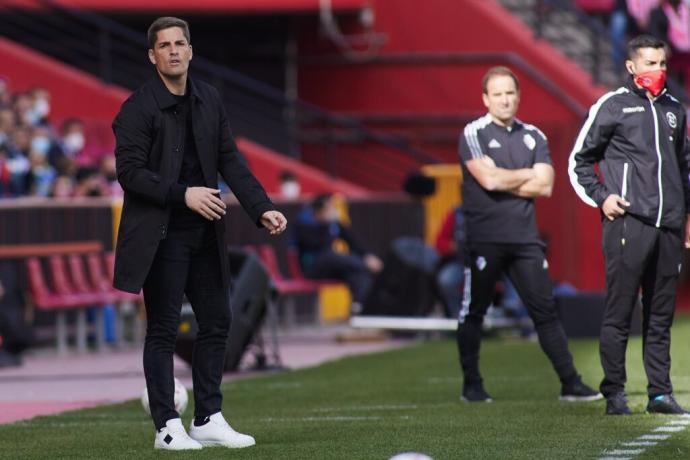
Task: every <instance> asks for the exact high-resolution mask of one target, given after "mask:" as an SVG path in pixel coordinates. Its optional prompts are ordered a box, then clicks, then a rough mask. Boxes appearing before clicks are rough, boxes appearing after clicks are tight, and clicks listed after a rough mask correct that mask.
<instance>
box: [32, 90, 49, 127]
mask: <svg viewBox="0 0 690 460" xmlns="http://www.w3.org/2000/svg"><path fill="white" fill-rule="evenodd" d="M29 96H30V97H31V101H32V105H31V108H30V109H29V111H28V114H27V116H28V118H29V120H28V121H29V123H30V124H32V125H34V126H37V125H46V124H48V115H50V93H49V92H48V90H47V89H45V88H43V87H40V86H36V87H34V88H32V89H31V90H30V91H29Z"/></svg>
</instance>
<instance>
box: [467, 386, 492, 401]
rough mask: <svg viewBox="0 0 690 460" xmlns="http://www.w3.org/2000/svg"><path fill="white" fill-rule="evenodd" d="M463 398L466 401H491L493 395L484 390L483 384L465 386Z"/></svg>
mask: <svg viewBox="0 0 690 460" xmlns="http://www.w3.org/2000/svg"><path fill="white" fill-rule="evenodd" d="M460 399H462V400H463V401H465V402H491V401H493V399H491V395H489V393H487V392H486V390H484V386H483V385H482V384H479V385H470V386H465V387H463V389H462V398H460Z"/></svg>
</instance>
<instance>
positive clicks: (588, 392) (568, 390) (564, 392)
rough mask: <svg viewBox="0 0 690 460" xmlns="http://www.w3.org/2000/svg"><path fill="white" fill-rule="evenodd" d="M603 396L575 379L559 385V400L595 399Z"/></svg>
mask: <svg viewBox="0 0 690 460" xmlns="http://www.w3.org/2000/svg"><path fill="white" fill-rule="evenodd" d="M601 398H603V396H602V395H601V393H599V392H598V391H596V390H593V389H592V388H590V387H589V386H587V385H585V384H584V383H582V380H580V379H577V380H576V381H575V382H573V383H571V384H568V385H563V386H562V387H561V396H560V397H559V398H558V399H560V400H561V401H596V400H598V399H601Z"/></svg>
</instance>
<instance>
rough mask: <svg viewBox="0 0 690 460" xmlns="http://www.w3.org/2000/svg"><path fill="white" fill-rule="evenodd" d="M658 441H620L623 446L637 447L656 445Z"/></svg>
mask: <svg viewBox="0 0 690 460" xmlns="http://www.w3.org/2000/svg"><path fill="white" fill-rule="evenodd" d="M657 444H658V443H657V442H654V441H630V442H622V443H621V445H623V446H625V447H638V446H646V447H650V446H656V445H657Z"/></svg>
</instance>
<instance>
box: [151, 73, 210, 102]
mask: <svg viewBox="0 0 690 460" xmlns="http://www.w3.org/2000/svg"><path fill="white" fill-rule="evenodd" d="M187 91H189V97H190V99H192V100H194V101H197V100H198V101H201V102H203V98H202V97H201V96H200V94H199V91H198V90H197V87H196V84H195V83H194V79H193V78H192V77H190V76H189V75H187ZM153 96H154V98H155V99H156V103H157V104H158V108H159V109H161V110H165V109H169V108H171V107H174V106H176V105H177V99H176V98H175V96H173V94H172V93H171V92H170V91H169V90H168V88H167V87H166V86H165V83H163V80H162V79H161V77H160V75H158V72H156V76H155V77H154V78H153Z"/></svg>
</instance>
